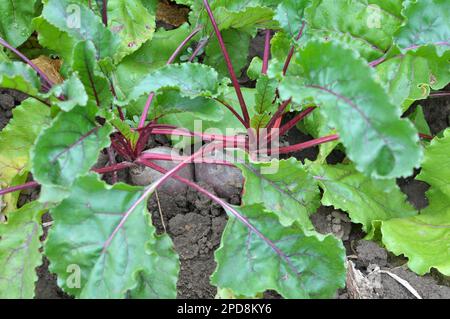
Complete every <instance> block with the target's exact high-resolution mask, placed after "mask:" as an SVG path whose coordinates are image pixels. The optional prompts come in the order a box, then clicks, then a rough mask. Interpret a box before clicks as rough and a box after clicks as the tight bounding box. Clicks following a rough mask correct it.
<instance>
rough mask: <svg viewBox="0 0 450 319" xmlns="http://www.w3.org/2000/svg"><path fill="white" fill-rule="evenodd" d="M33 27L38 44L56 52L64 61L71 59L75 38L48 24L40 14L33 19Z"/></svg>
mask: <svg viewBox="0 0 450 319" xmlns="http://www.w3.org/2000/svg"><path fill="white" fill-rule="evenodd" d="M33 27H34V29H35V30H36V32H37V36H38V40H39V44H40V45H42V46H43V47H45V48H48V49H50V50H52V51H54V52H56V53H57V54H58V55H59V56H60V57H61V58H63V59H64V60H65V61H69V62H70V61H71V60H72V53H73V47H74V46H75V44H76V43H77V40H76V39H75V38H73V37H71V36H70V35H69V34H68V33H66V32H64V31H61V30H60V29H58V28H57V27H56V26H54V25H52V24H50V23H49V22H48V21H47V20H45V18H44V17H42V16H39V17H37V18H35V19H33Z"/></svg>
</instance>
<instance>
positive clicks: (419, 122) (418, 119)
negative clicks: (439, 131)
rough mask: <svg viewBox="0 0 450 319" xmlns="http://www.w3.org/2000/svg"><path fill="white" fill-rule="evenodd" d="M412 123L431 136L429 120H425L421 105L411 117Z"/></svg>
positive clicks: (421, 131)
mask: <svg viewBox="0 0 450 319" xmlns="http://www.w3.org/2000/svg"><path fill="white" fill-rule="evenodd" d="M409 118H410V119H411V121H412V122H413V123H414V125H415V126H416V128H417V130H418V131H419V132H420V133H423V134H428V135H432V134H431V130H430V127H429V126H428V123H427V120H426V119H425V114H424V113H423V108H422V106H421V105H417V107H416V109H415V110H414V112H413V113H411V115H410V116H409Z"/></svg>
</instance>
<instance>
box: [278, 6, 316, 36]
mask: <svg viewBox="0 0 450 319" xmlns="http://www.w3.org/2000/svg"><path fill="white" fill-rule="evenodd" d="M310 2H311V1H307V0H288V1H282V2H281V3H280V4H279V5H278V7H277V11H276V15H275V20H277V21H278V22H279V23H280V26H281V27H282V28H283V29H284V31H285V32H286V33H287V34H288V35H289V36H290V37H291V38H296V37H297V35H298V33H299V31H300V29H301V28H302V25H303V22H304V20H303V17H304V12H305V8H306V7H307V6H308V5H309V4H310Z"/></svg>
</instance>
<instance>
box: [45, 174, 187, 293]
mask: <svg viewBox="0 0 450 319" xmlns="http://www.w3.org/2000/svg"><path fill="white" fill-rule="evenodd" d="M141 195H142V188H138V187H132V186H129V185H126V184H122V183H120V184H116V185H114V186H109V185H107V184H106V183H104V182H102V181H100V180H99V179H98V178H97V176H95V175H87V176H83V177H80V178H79V179H78V180H77V181H76V182H75V183H74V185H73V187H72V188H71V189H70V195H69V197H67V198H66V199H65V200H64V201H63V202H62V203H61V204H60V205H59V206H57V207H56V208H54V209H52V210H51V214H52V217H53V219H54V225H53V226H52V228H51V229H50V231H49V236H48V239H47V241H46V243H45V253H46V255H47V256H48V258H49V260H50V271H52V272H54V273H56V274H57V275H58V284H59V285H60V286H61V287H62V288H63V289H64V290H65V291H66V292H68V293H70V294H72V295H74V296H76V297H81V298H125V297H127V296H129V294H131V295H132V296H133V297H135V298H175V296H176V281H177V276H178V270H179V265H178V256H177V254H176V253H175V251H174V250H173V247H172V242H171V240H170V238H169V236H168V235H163V236H157V235H156V234H155V228H154V227H153V226H152V224H151V222H150V214H149V212H148V211H147V208H146V201H145V200H144V201H142V203H141V204H139V205H138V206H137V207H136V208H135V210H134V211H133V212H132V213H131V214H130V215H129V217H128V219H126V221H125V223H124V224H123V226H122V227H121V228H120V229H119V231H118V232H117V233H116V235H115V236H112V235H113V232H114V229H116V227H117V226H118V225H119V223H120V221H121V220H122V218H123V216H124V213H125V212H126V211H127V210H128V209H129V208H130V207H131V206H132V205H133V204H134V202H135V201H136V200H137V199H138V198H139V197H140V196H141ZM109 238H110V239H111V241H110V244H109V245H108V244H107V242H108V239H109ZM71 265H72V268H71V269H77V267H79V268H78V269H79V270H80V273H79V274H80V281H79V284H80V285H79V287H76V283H77V281H76V280H75V279H74V277H73V276H74V275H75V273H72V272H70V271H68V269H69V268H68V267H69V266H71ZM73 265H75V266H77V267H74V266H73Z"/></svg>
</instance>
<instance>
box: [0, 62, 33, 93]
mask: <svg viewBox="0 0 450 319" xmlns="http://www.w3.org/2000/svg"><path fill="white" fill-rule="evenodd" d="M0 87H1V88H4V89H14V90H18V91H21V92H24V93H26V94H28V95H37V94H38V93H39V88H40V87H41V85H40V81H39V77H38V76H37V74H36V72H35V71H34V70H33V69H32V68H31V67H29V66H28V65H26V64H24V63H22V62H6V61H5V62H0Z"/></svg>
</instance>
